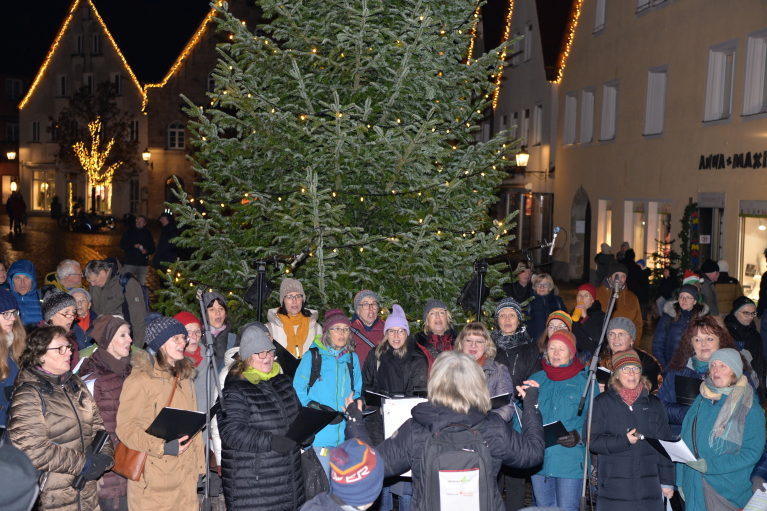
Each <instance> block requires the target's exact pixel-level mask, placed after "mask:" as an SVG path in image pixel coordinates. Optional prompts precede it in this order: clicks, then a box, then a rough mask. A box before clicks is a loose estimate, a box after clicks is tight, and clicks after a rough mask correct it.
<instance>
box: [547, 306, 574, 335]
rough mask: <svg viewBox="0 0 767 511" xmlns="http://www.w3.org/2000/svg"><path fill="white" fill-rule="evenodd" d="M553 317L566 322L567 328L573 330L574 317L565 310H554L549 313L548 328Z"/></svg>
mask: <svg viewBox="0 0 767 511" xmlns="http://www.w3.org/2000/svg"><path fill="white" fill-rule="evenodd" d="M552 319H558V320H560V321H562V322H564V324H565V325H567V329H568V330H570V331H571V332H572V331H573V318H571V317H570V315H569V314H568V313H566V312H565V311H554V312H552V313H551V314H549V318H548V319H547V320H546V328H548V327H549V323H551V320H552Z"/></svg>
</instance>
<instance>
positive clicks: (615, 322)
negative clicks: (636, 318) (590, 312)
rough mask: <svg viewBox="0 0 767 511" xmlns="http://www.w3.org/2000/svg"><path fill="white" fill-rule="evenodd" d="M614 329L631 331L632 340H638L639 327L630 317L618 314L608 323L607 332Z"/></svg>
mask: <svg viewBox="0 0 767 511" xmlns="http://www.w3.org/2000/svg"><path fill="white" fill-rule="evenodd" d="M613 330H625V331H626V332H628V333H629V336H631V339H632V340H636V338H637V327H636V326H634V322H633V321H631V320H630V319H629V318H623V317H620V316H618V317H615V318H613V319H611V320H610V322H609V323H607V333H610V332H612V331H613Z"/></svg>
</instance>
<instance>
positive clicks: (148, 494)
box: [116, 350, 206, 511]
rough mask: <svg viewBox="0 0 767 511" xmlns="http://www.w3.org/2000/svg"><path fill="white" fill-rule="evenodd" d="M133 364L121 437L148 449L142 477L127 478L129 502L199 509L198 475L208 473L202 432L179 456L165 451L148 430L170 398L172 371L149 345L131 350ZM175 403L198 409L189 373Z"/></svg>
mask: <svg viewBox="0 0 767 511" xmlns="http://www.w3.org/2000/svg"><path fill="white" fill-rule="evenodd" d="M131 364H132V365H133V369H132V371H131V374H130V376H128V378H127V379H126V380H125V383H124V384H123V390H122V393H121V394H120V407H119V409H118V410H117V430H116V433H117V437H118V438H119V439H120V441H121V442H124V443H125V445H126V447H129V448H130V449H134V450H136V451H141V452H145V453H147V459H146V464H145V465H144V473H143V474H142V475H141V479H140V480H139V481H128V507H129V508H130V509H151V510H152V511H162V510H168V511H176V510H180V509H196V507H197V506H198V502H197V479H198V476H199V475H202V474H205V472H206V470H205V466H204V465H205V457H204V451H203V444H202V437H201V434H197V435H196V436H195V437H194V438H192V439H191V442H192V445H190V446H189V448H188V449H187V450H186V451H185V452H184V453H183V454H181V455H180V456H172V455H167V454H165V453H164V449H165V441H164V440H163V439H161V438H157V437H155V436H152V435H150V434H148V433H146V429H147V428H148V427H149V425H150V424H151V423H152V421H154V419H155V418H156V417H157V415H158V414H159V413H160V411H161V410H162V408H163V407H164V406H165V405H166V404H167V403H168V398H169V397H170V393H171V391H172V389H171V385H172V384H173V377H172V376H171V375H170V373H169V372H168V371H166V370H164V369H161V368H159V367H157V366H156V365H155V357H153V356H151V355H150V354H149V353H148V352H146V351H143V350H141V351H136V352H134V353H133V354H132V355H131ZM170 406H171V407H172V408H180V409H183V410H197V399H196V398H195V395H194V386H193V382H192V380H191V379H185V380H179V382H178V386H177V388H176V393H175V394H174V395H173V401H172V402H171V404H170Z"/></svg>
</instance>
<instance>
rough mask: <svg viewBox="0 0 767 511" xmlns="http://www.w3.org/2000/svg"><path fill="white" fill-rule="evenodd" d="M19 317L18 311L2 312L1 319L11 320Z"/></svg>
mask: <svg viewBox="0 0 767 511" xmlns="http://www.w3.org/2000/svg"><path fill="white" fill-rule="evenodd" d="M18 315H19V311H18V309H14V310H10V311H5V312H3V319H13V318H15V317H16V316H18Z"/></svg>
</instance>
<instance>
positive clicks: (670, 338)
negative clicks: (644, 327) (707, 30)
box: [637, 300, 709, 367]
mask: <svg viewBox="0 0 767 511" xmlns="http://www.w3.org/2000/svg"><path fill="white" fill-rule="evenodd" d="M677 303H678V300H669V301H667V302H666V304H665V305H664V306H663V316H661V318H660V321H658V326H656V327H655V335H653V338H652V354H653V355H654V356H655V358H657V359H658V362H659V363H660V365H661V366H662V367H668V364H669V363H670V362H671V359H672V358H674V353H676V350H677V349H678V348H679V343H680V342H681V340H682V334H683V333H684V331H685V330H686V329H687V325H689V324H690V321H691V320H692V319H695V318H697V317H702V316H707V315H708V314H709V308H708V305H706V304H705V303H703V304H700V306H701V307H702V308H701V309H700V312H693V310H696V309H697V304H696V306H694V307H693V309H692V310H689V311H686V310H682V316H681V317H680V318H679V319H678V320H677V321H674V320H675V319H676V308H674V305H676V304H677ZM637 339H639V337H637Z"/></svg>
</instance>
